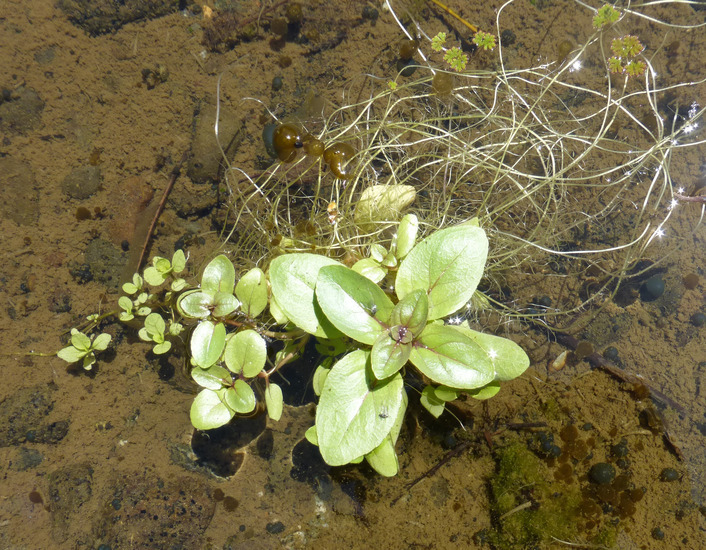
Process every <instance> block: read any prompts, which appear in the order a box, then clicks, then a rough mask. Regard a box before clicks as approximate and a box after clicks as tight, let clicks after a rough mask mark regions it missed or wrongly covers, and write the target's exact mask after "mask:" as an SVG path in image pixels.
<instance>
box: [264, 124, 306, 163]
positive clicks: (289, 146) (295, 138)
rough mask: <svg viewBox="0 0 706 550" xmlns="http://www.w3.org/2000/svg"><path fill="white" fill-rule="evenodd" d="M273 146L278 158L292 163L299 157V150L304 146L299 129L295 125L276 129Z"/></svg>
mask: <svg viewBox="0 0 706 550" xmlns="http://www.w3.org/2000/svg"><path fill="white" fill-rule="evenodd" d="M272 145H273V146H274V148H275V152H276V153H277V158H279V160H281V161H282V162H292V161H293V160H294V159H295V158H296V156H297V149H299V148H301V147H303V146H304V143H303V142H302V136H301V132H300V130H299V128H297V127H296V126H295V125H294V124H280V125H279V126H277V128H275V131H274V134H273V137H272Z"/></svg>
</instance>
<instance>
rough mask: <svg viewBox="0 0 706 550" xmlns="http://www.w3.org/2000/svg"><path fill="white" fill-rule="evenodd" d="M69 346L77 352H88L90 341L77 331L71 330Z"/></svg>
mask: <svg viewBox="0 0 706 550" xmlns="http://www.w3.org/2000/svg"><path fill="white" fill-rule="evenodd" d="M71 345H72V346H73V347H75V348H76V349H77V350H79V351H90V349H91V339H90V338H89V337H88V336H86V335H85V334H84V333H83V332H81V331H79V330H78V329H75V328H72V329H71Z"/></svg>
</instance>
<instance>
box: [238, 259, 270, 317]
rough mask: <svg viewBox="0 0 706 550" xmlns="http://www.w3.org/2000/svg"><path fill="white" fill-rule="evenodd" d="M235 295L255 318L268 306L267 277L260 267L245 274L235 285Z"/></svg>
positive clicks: (246, 310) (243, 308)
mask: <svg viewBox="0 0 706 550" xmlns="http://www.w3.org/2000/svg"><path fill="white" fill-rule="evenodd" d="M235 295H236V296H237V297H238V299H239V300H240V302H241V304H242V305H241V309H242V310H243V312H244V313H245V314H246V315H247V316H249V317H251V318H255V317H257V316H258V315H260V313H262V312H263V311H265V308H266V307H267V279H266V278H265V273H264V271H262V269H260V268H259V267H254V268H252V269H251V270H250V271H248V272H247V273H246V274H245V275H243V276H242V277H241V278H240V280H239V281H238V284H237V285H235Z"/></svg>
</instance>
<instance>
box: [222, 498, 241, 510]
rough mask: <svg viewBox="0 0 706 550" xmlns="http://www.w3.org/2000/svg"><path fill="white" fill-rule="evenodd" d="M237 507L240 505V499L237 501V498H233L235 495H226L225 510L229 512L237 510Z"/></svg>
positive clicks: (224, 500)
mask: <svg viewBox="0 0 706 550" xmlns="http://www.w3.org/2000/svg"><path fill="white" fill-rule="evenodd" d="M237 507H238V501H237V500H236V499H235V498H233V497H225V498H224V499H223V508H225V510H226V511H227V512H232V511H233V510H235V509H236V508H237Z"/></svg>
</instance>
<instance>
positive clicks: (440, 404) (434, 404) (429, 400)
mask: <svg viewBox="0 0 706 550" xmlns="http://www.w3.org/2000/svg"><path fill="white" fill-rule="evenodd" d="M419 401H420V403H421V404H422V406H423V407H424V408H425V409H426V410H428V411H429V412H430V413H431V415H432V416H433V417H434V418H439V417H440V416H441V413H443V412H444V401H442V400H441V399H439V398H438V397H437V396H436V394H435V393H434V386H426V387H425V388H424V389H423V390H422V395H421V397H420V398H419Z"/></svg>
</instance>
